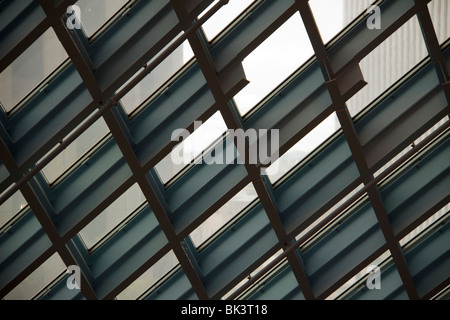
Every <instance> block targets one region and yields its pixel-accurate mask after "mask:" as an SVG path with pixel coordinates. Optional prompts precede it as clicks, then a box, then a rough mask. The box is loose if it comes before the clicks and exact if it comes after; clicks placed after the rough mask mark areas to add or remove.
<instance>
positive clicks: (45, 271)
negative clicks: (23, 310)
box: [4, 253, 66, 300]
mask: <svg viewBox="0 0 450 320" xmlns="http://www.w3.org/2000/svg"><path fill="white" fill-rule="evenodd" d="M65 270H66V265H65V264H64V262H63V261H62V260H61V258H60V256H59V254H57V253H54V254H53V255H52V256H51V257H50V258H48V260H47V261H45V262H44V263H43V264H41V266H40V267H38V268H37V269H36V270H34V271H33V272H32V273H31V274H30V275H29V276H28V277H26V278H25V279H24V280H23V281H22V282H21V283H19V284H18V285H17V287H15V288H14V289H13V290H11V291H10V292H9V293H8V294H7V295H6V296H5V297H4V299H5V300H30V299H32V298H34V297H35V296H36V295H37V294H39V293H40V292H41V291H42V290H43V289H45V287H46V286H47V285H49V284H50V283H51V282H52V281H53V280H55V279H56V278H57V277H58V276H59V275H60V274H61V273H63V272H64V271H65Z"/></svg>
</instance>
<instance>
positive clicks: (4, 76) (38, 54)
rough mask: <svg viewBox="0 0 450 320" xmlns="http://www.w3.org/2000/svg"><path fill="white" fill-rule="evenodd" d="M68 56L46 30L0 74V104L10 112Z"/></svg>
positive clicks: (52, 34)
mask: <svg viewBox="0 0 450 320" xmlns="http://www.w3.org/2000/svg"><path fill="white" fill-rule="evenodd" d="M67 57H68V55H67V53H66V51H65V50H64V48H63V46H62V44H61V43H60V42H59V40H58V38H57V36H56V34H55V32H54V31H53V29H52V28H49V29H48V30H47V31H46V32H44V34H43V35H42V36H40V37H39V38H38V39H37V40H36V41H35V42H34V43H33V44H32V45H31V46H30V47H28V49H27V50H25V51H24V52H23V53H22V54H21V55H20V56H19V57H18V58H17V59H16V60H14V61H13V63H12V64H10V65H9V66H8V67H7V68H6V69H5V70H3V71H2V72H1V73H0V88H1V90H0V102H1V104H2V105H3V108H4V109H5V111H6V112H10V111H11V110H13V109H14V107H15V106H16V105H17V104H18V103H19V102H21V101H22V99H24V98H25V97H26V96H27V95H28V94H29V93H31V91H33V89H34V88H36V87H37V86H38V85H39V84H40V83H41V82H42V81H43V80H44V79H45V78H47V77H48V76H49V75H50V74H51V73H52V72H53V71H54V70H55V69H56V68H57V67H58V66H60V65H61V64H62V63H63V62H64V61H65V60H66V59H67Z"/></svg>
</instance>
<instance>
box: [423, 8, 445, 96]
mask: <svg viewBox="0 0 450 320" xmlns="http://www.w3.org/2000/svg"><path fill="white" fill-rule="evenodd" d="M415 2H416V6H417V7H418V13H417V18H418V19H419V23H420V28H421V30H422V34H423V38H424V41H425V44H426V47H427V50H428V54H429V55H430V58H431V60H432V61H433V63H434V66H435V69H436V73H437V76H438V78H439V81H440V82H441V85H442V90H444V93H445V97H446V98H447V103H450V77H449V73H448V72H449V70H448V69H447V66H446V64H445V58H444V55H443V53H442V50H441V46H440V45H439V41H438V38H437V35H436V31H435V28H434V25H433V21H432V20H431V15H430V11H429V10H428V6H427V2H428V1H422V0H415Z"/></svg>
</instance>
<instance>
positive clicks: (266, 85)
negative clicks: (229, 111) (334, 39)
mask: <svg viewBox="0 0 450 320" xmlns="http://www.w3.org/2000/svg"><path fill="white" fill-rule="evenodd" d="M308 39H309V38H308V36H307V34H306V30H305V27H304V25H303V22H302V20H301V18H300V14H299V13H298V12H297V13H296V14H294V15H293V16H292V17H291V18H289V20H287V21H286V22H285V23H284V24H283V25H282V26H281V27H280V28H278V29H277V30H276V31H275V32H274V33H273V34H272V35H271V36H270V37H269V38H267V39H266V40H265V41H264V42H263V43H262V44H261V45H260V46H258V48H256V49H255V50H254V51H253V52H252V53H250V54H249V55H248V56H247V57H246V58H245V59H244V61H243V66H244V70H245V74H246V76H247V79H248V80H249V81H250V83H249V84H248V85H247V86H246V87H245V88H244V89H243V90H241V91H240V92H239V93H238V94H237V95H236V96H235V97H234V99H235V101H236V105H237V107H238V109H239V112H240V113H241V115H243V116H244V115H245V114H247V113H248V112H249V111H250V110H251V109H252V108H253V107H254V106H255V105H256V104H257V103H258V102H259V101H260V100H262V99H263V98H264V97H265V96H266V95H267V94H269V93H270V92H271V91H272V90H273V89H275V88H276V87H277V86H278V85H279V84H280V83H282V82H283V81H284V80H285V79H286V78H287V77H288V76H290V75H291V74H292V73H293V72H294V71H295V70H296V69H297V68H298V67H300V66H301V65H302V64H303V63H304V62H305V61H306V60H307V59H308V58H310V57H311V56H312V55H313V49H312V46H311V43H310V42H309V40H308ZM262 66H264V67H262Z"/></svg>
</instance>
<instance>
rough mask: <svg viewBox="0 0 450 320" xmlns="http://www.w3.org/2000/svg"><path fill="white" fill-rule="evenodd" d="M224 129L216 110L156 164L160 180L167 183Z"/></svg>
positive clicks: (225, 127) (225, 128) (223, 123)
mask: <svg viewBox="0 0 450 320" xmlns="http://www.w3.org/2000/svg"><path fill="white" fill-rule="evenodd" d="M226 130H227V126H226V124H225V122H224V121H223V118H222V116H221V114H220V112H216V113H215V114H214V115H213V116H212V117H211V118H209V119H208V120H206V121H205V122H204V123H203V124H201V125H200V126H199V127H198V128H196V130H195V131H194V132H193V133H192V134H191V135H189V137H188V138H186V139H185V140H183V141H182V142H181V143H179V144H178V145H177V146H176V147H175V148H174V149H173V150H172V152H171V153H169V154H168V155H167V156H166V157H165V158H164V159H163V160H161V161H160V162H159V163H158V164H157V165H156V167H155V168H156V171H157V172H158V175H159V177H160V178H161V181H162V182H163V183H164V184H165V183H167V182H168V181H169V180H170V179H172V178H173V177H174V176H175V175H176V174H177V173H178V172H180V171H181V170H182V169H183V168H184V167H185V166H186V165H187V164H189V163H190V162H191V161H193V160H194V159H195V158H196V157H198V156H199V155H201V153H202V152H203V151H204V150H205V149H207V148H208V147H209V146H210V145H211V144H212V143H213V142H214V141H216V140H217V139H218V138H219V137H220V136H221V135H222V134H223V133H224V132H225V131H226ZM173 157H177V159H178V158H180V159H179V160H180V161H179V162H182V163H178V164H177V163H175V162H174V161H173ZM177 161H178V160H177Z"/></svg>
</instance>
